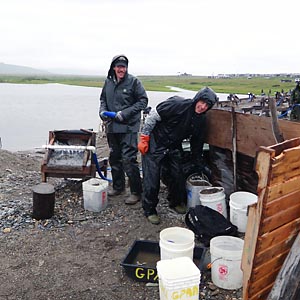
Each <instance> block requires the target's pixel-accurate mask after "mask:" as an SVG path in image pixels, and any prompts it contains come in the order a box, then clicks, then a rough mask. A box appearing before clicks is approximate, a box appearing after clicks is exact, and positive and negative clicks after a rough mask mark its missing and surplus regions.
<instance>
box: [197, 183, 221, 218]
mask: <svg viewBox="0 0 300 300" xmlns="http://www.w3.org/2000/svg"><path fill="white" fill-rule="evenodd" d="M199 199H200V203H201V204H202V205H204V206H208V207H210V208H212V209H214V210H216V211H217V212H219V213H220V214H222V215H223V216H224V217H225V218H227V206H226V200H225V192H224V188H223V187H219V186H218V187H213V186H212V187H207V188H204V189H203V190H201V191H200V192H199Z"/></svg>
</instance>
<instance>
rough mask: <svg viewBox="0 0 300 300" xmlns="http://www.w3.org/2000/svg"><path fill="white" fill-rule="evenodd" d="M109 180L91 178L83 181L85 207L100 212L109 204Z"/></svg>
mask: <svg viewBox="0 0 300 300" xmlns="http://www.w3.org/2000/svg"><path fill="white" fill-rule="evenodd" d="M107 189H108V181H107V180H103V179H97V178H91V179H89V180H87V181H84V182H83V183H82V192H83V206H84V209H86V210H89V211H93V212H99V211H101V210H103V209H105V208H106V206H107Z"/></svg>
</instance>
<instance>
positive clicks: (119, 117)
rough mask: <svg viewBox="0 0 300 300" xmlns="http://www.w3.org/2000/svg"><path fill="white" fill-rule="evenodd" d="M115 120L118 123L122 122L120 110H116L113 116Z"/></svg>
mask: <svg viewBox="0 0 300 300" xmlns="http://www.w3.org/2000/svg"><path fill="white" fill-rule="evenodd" d="M115 120H116V121H117V122H119V123H122V122H123V121H124V117H123V115H122V112H121V111H118V112H117V114H116V116H115Z"/></svg>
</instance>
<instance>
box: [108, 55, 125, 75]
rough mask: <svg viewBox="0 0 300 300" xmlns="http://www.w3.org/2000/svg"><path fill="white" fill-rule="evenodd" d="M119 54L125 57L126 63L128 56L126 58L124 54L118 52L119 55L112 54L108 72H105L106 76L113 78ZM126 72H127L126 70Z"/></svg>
mask: <svg viewBox="0 0 300 300" xmlns="http://www.w3.org/2000/svg"><path fill="white" fill-rule="evenodd" d="M121 56H122V57H124V58H125V59H126V61H127V65H128V62H129V60H128V58H127V56H126V55H124V54H119V55H116V56H114V57H113V59H112V61H111V64H110V68H109V70H108V74H107V77H108V78H113V77H114V75H115V71H114V66H115V62H116V61H117V60H118V59H119V58H120V57H121ZM127 69H128V68H127ZM126 73H127V71H126Z"/></svg>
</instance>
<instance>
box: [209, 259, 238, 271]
mask: <svg viewBox="0 0 300 300" xmlns="http://www.w3.org/2000/svg"><path fill="white" fill-rule="evenodd" d="M220 259H224V257H222V256H221V257H218V258H216V259H214V260H213V261H212V262H210V263H208V264H207V265H206V268H207V270H210V269H211V267H212V265H213V263H214V262H216V261H217V260H220ZM226 260H227V261H235V260H233V259H228V258H226Z"/></svg>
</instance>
